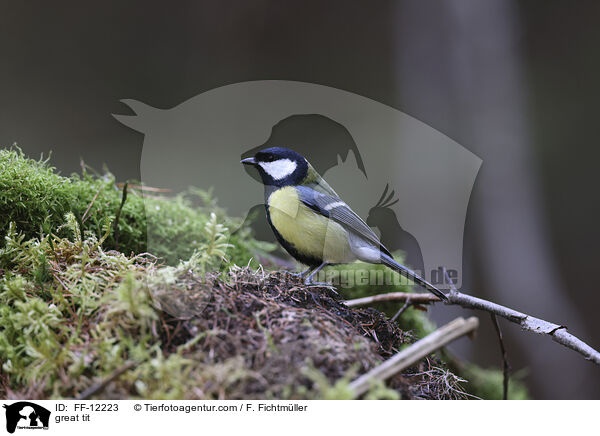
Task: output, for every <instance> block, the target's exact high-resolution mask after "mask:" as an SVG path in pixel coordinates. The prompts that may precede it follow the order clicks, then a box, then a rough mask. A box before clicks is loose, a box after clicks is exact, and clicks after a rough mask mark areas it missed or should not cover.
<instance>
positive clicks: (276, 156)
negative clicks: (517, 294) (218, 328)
mask: <svg viewBox="0 0 600 436" xmlns="http://www.w3.org/2000/svg"><path fill="white" fill-rule="evenodd" d="M241 163H243V164H245V165H253V166H254V167H256V168H257V169H258V172H259V174H260V176H261V178H262V182H263V184H264V186H265V208H266V211H267V220H268V221H269V225H270V226H271V228H272V229H273V232H274V233H275V236H276V238H277V240H278V241H279V243H280V244H281V245H282V246H283V248H285V249H286V250H287V252H288V253H290V254H291V255H292V256H293V257H294V258H295V259H296V260H298V261H299V262H301V263H303V264H305V265H307V266H308V267H309V268H308V269H307V270H306V271H305V272H304V273H302V277H306V278H305V282H306V283H307V284H309V283H311V282H312V277H313V276H314V275H315V274H316V273H317V272H319V271H320V270H321V268H323V267H325V266H327V265H335V264H343V263H351V262H354V261H356V260H361V261H363V262H367V263H373V264H381V263H382V264H384V265H386V266H387V267H389V268H391V269H392V270H394V271H397V272H398V273H400V274H402V275H403V276H405V277H407V278H409V279H410V280H412V281H413V282H415V283H417V284H418V285H420V286H422V287H423V288H425V289H427V290H428V291H430V292H432V293H433V294H435V295H436V296H437V297H439V298H440V299H441V300H444V301H446V300H447V298H446V296H445V295H444V293H443V292H442V291H440V290H439V289H437V288H436V287H435V286H433V285H432V284H430V283H429V282H427V281H425V280H424V279H422V278H421V277H419V276H418V275H417V274H416V273H414V272H413V271H411V270H410V269H408V268H406V267H404V266H402V265H400V264H399V263H398V262H396V261H395V260H394V258H393V257H392V254H391V253H390V252H389V251H388V250H387V248H385V247H384V246H383V244H382V243H381V242H380V241H379V238H378V237H377V235H376V234H375V233H374V232H373V230H371V228H370V227H369V226H368V225H367V224H366V223H365V222H364V221H363V220H362V219H361V218H360V217H359V216H358V215H357V214H356V213H355V212H354V211H353V210H352V209H350V207H349V206H348V205H347V204H346V203H345V202H344V201H342V200H341V199H340V198H339V196H338V195H337V194H336V193H335V191H334V190H333V189H332V188H331V187H330V186H329V185H328V184H327V182H326V181H325V180H324V179H323V178H322V177H321V176H320V175H319V174H318V173H317V171H315V169H314V168H313V167H312V165H311V164H310V163H308V161H307V160H306V159H305V158H304V157H303V156H302V155H300V154H298V153H296V152H295V151H293V150H289V149H287V148H282V147H272V148H267V149H265V150H261V151H259V152H257V153H256V154H255V156H254V157H249V158H246V159H243V160H242V161H241Z"/></svg>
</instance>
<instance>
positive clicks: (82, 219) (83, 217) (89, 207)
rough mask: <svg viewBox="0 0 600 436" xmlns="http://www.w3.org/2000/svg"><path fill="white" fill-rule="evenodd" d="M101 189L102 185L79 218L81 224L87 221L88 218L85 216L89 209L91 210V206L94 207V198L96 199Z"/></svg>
mask: <svg viewBox="0 0 600 436" xmlns="http://www.w3.org/2000/svg"><path fill="white" fill-rule="evenodd" d="M102 188H104V185H100V189H98V191H97V192H96V195H94V198H92V202H91V203H90V205H89V206H88V207H87V209H86V210H85V212H84V213H83V216H82V217H81V223H82V224H83V223H85V220H87V219H88V218H89V217H88V216H87V214H88V212H89V211H90V209H91V208H92V206H93V205H94V202H95V201H96V198H98V195H99V194H100V191H102Z"/></svg>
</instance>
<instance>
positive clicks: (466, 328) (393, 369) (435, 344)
mask: <svg viewBox="0 0 600 436" xmlns="http://www.w3.org/2000/svg"><path fill="white" fill-rule="evenodd" d="M478 326H479V320H478V319H477V318H476V317H474V316H473V317H471V318H469V319H466V320H465V319H464V318H462V317H461V318H456V319H455V320H454V321H451V322H449V323H448V324H446V325H445V326H443V327H440V328H439V329H437V330H436V331H434V332H433V333H431V334H429V335H427V336H425V337H424V338H423V339H421V340H419V341H417V342H415V343H414V344H412V345H410V346H409V347H407V348H405V349H404V350H402V351H400V352H399V353H397V354H395V355H394V356H392V357H390V358H389V359H388V360H386V361H385V362H383V363H382V364H381V365H379V366H376V367H375V368H373V369H372V370H371V371H369V372H367V373H366V374H363V375H361V376H360V377H358V378H357V379H356V380H354V381H353V382H352V383H350V389H351V390H352V391H353V397H354V398H358V397H360V396H361V395H363V394H364V393H365V392H367V391H368V390H369V387H370V386H371V385H372V383H373V382H375V381H379V380H380V381H384V380H387V379H388V378H390V377H392V376H394V375H395V374H398V373H399V372H400V371H402V370H404V369H406V368H408V367H410V366H412V365H414V364H415V363H417V362H418V361H419V360H421V359H423V358H424V357H426V356H428V355H429V354H431V353H433V352H434V351H436V350H437V349H439V348H442V347H444V346H445V345H447V344H449V343H450V342H452V341H454V340H455V339H458V338H460V337H461V336H464V335H466V334H469V333H471V332H472V331H474V330H475V329H477V327H478Z"/></svg>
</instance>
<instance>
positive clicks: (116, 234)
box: [114, 182, 128, 251]
mask: <svg viewBox="0 0 600 436" xmlns="http://www.w3.org/2000/svg"><path fill="white" fill-rule="evenodd" d="M127 184H128V182H125V184H124V185H123V195H122V197H121V204H120V205H119V208H118V209H117V213H116V216H115V229H114V232H115V250H117V251H118V250H119V218H120V217H121V210H122V209H123V206H124V205H125V201H127Z"/></svg>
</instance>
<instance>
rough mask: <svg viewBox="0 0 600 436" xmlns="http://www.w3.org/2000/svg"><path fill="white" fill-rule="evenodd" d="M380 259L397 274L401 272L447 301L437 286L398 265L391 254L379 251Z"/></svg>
mask: <svg viewBox="0 0 600 436" xmlns="http://www.w3.org/2000/svg"><path fill="white" fill-rule="evenodd" d="M381 260H382V263H383V264H384V265H386V266H388V267H389V268H391V269H393V270H394V271H396V272H398V273H399V274H402V275H403V276H404V277H406V278H408V279H410V280H412V281H413V282H415V283H416V284H417V285H419V286H421V287H423V288H425V289H427V290H428V291H429V292H431V293H432V294H434V295H435V296H436V297H438V298H439V299H440V300H442V301H448V297H446V295H444V293H443V292H442V291H440V290H439V289H438V288H436V287H435V286H433V285H432V284H431V283H429V282H428V281H427V280H425V279H423V278H421V277H419V276H418V275H417V273H415V272H414V271H412V270H410V269H408V268H406V267H405V266H402V265H400V264H399V263H398V262H396V261H395V260H394V259H393V258H392V257H391V256H388V255H387V254H384V253H381Z"/></svg>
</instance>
